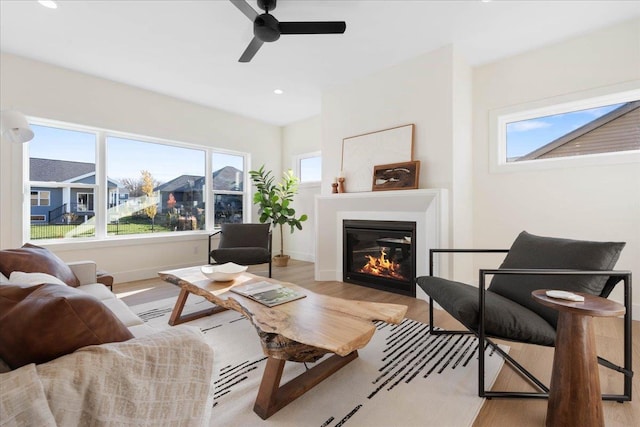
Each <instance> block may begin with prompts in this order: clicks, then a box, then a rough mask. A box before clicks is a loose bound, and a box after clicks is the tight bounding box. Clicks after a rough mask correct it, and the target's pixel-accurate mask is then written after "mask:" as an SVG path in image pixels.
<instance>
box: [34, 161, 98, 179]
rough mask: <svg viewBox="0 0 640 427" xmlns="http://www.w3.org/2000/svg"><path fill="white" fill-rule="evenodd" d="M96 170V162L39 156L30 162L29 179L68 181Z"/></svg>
mask: <svg viewBox="0 0 640 427" xmlns="http://www.w3.org/2000/svg"><path fill="white" fill-rule="evenodd" d="M95 171H96V165H95V163H83V162H70V161H67V160H51V159H37V158H32V159H30V162H29V180H31V181H53V182H67V181H70V180H72V179H73V178H76V177H81V176H86V175H87V174H90V173H95Z"/></svg>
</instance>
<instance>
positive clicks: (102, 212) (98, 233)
mask: <svg viewBox="0 0 640 427" xmlns="http://www.w3.org/2000/svg"><path fill="white" fill-rule="evenodd" d="M27 121H28V122H29V123H30V124H34V125H39V126H47V127H55V128H60V129H64V130H71V131H80V132H88V133H94V134H95V135H96V160H95V163H96V170H95V174H96V179H95V182H96V183H95V184H83V183H59V182H40V181H30V180H29V159H30V152H29V149H28V144H24V147H25V148H26V149H23V150H22V158H23V177H22V183H23V194H25V201H27V200H29V202H28V203H23V204H22V206H23V209H22V216H21V221H22V223H23V224H22V235H23V239H22V240H23V241H24V242H31V243H36V244H44V245H50V244H54V245H59V244H63V245H69V246H71V247H78V248H80V247H83V246H84V245H86V244H87V243H93V244H99V245H104V246H118V245H121V244H123V243H124V242H123V241H129V242H131V243H132V244H137V242H138V241H146V240H148V239H154V238H163V239H165V238H167V237H169V238H171V239H176V240H193V239H194V236H201V235H203V234H207V235H208V234H211V233H212V232H213V231H216V230H218V228H214V213H213V209H212V208H209V207H213V206H214V202H213V201H214V197H213V193H212V191H211V189H212V187H213V177H212V176H213V170H212V167H213V166H212V157H213V153H223V154H232V155H236V156H241V157H243V159H244V160H243V165H244V171H243V173H244V175H245V177H244V182H245V183H247V182H248V181H247V180H248V177H249V174H248V170H249V169H250V165H251V153H248V152H241V151H235V150H227V149H223V148H217V147H212V146H207V145H199V144H192V143H186V142H181V141H175V140H169V139H163V138H155V137H149V136H145V135H138V134H133V133H128V132H120V131H114V130H109V129H104V128H98V127H92V126H86V125H78V124H73V123H68V122H63V121H58V120H51V119H45V118H39V117H32V116H29V117H27ZM108 137H115V138H125V139H132V140H136V141H141V142H148V143H155V144H162V145H170V146H174V147H178V148H188V149H195V150H201V151H203V152H204V156H205V171H204V173H205V191H204V194H205V196H204V197H205V206H207V209H206V212H205V218H206V219H205V220H206V224H207V227H206V229H204V230H186V231H180V232H179V233H177V232H158V233H152V234H128V235H116V236H114V235H107V216H108V213H107V210H108V206H107V196H108V190H107V188H108V185H107V178H108V177H107V175H106V164H107V161H108V159H107V142H106V141H107V138H108ZM31 187H51V188H60V187H73V188H75V189H80V188H81V189H86V190H87V192H91V191H93V197H94V211H93V212H94V213H95V219H96V222H95V235H94V236H91V237H74V238H59V239H36V240H32V239H31V233H30V224H31V221H30V218H31V204H30V193H31ZM234 194H235V193H234ZM243 195H244V197H243V203H244V206H245V207H246V208H244V209H243V222H251V208H250V206H251V204H250V202H251V186H250V185H249V186H245V188H244V189H243ZM26 196H28V197H26ZM76 197H77V196H76ZM196 238H197V239H200V237H196ZM109 242H112V243H109Z"/></svg>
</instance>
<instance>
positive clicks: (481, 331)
mask: <svg viewBox="0 0 640 427" xmlns="http://www.w3.org/2000/svg"><path fill="white" fill-rule="evenodd" d="M507 252H509V250H508V249H431V250H429V276H433V259H434V254H435V253H507ZM498 274H505V275H554V276H558V275H566V276H575V275H588V276H608V277H609V280H608V281H607V283H606V284H605V287H604V289H603V292H602V294H601V296H603V294H605V293H606V295H608V294H609V293H610V292H611V290H613V288H614V287H615V285H616V284H618V283H619V282H620V281H623V282H624V306H625V309H626V310H625V315H624V366H623V367H621V366H618V365H616V364H614V363H612V362H610V361H608V360H606V359H604V358H602V357H600V356H598V363H599V364H600V365H602V366H605V367H607V368H609V369H613V370H615V371H617V372H620V373H622V374H623V375H624V391H623V394H603V395H602V400H614V401H617V402H620V403H622V402H625V401H631V390H632V378H633V370H632V369H633V368H632V363H631V354H632V347H631V345H632V344H631V341H632V340H631V337H632V335H631V334H632V331H631V328H632V316H631V307H632V303H631V272H630V271H622V270H619V271H615V270H613V271H602V270H597V271H586V270H557V269H480V272H479V285H478V298H479V313H478V315H479V324H478V331H477V332H476V331H473V330H464V331H455V330H444V329H437V330H436V329H434V325H433V300H432V298H431V296H429V331H430V333H431V334H434V335H441V334H445V335H459V334H473V335H475V336H476V337H478V340H479V342H480V343H485V342H486V343H487V345H490V346H491V347H492V348H493V349H494V350H495V351H496V352H498V354H500V356H502V357H503V358H504V360H505V361H506V362H507V363H509V364H510V365H511V366H512V367H513V368H514V369H515V370H516V372H517V373H519V374H520V375H523V376H524V377H525V378H526V379H528V380H529V381H530V382H531V383H533V385H535V386H536V387H537V388H538V389H539V390H540V392H512V391H489V390H485V381H484V376H485V374H484V371H485V360H484V358H485V354H484V351H483V350H484V348H486V345H482V349H480V346H479V348H478V396H480V397H486V398H489V399H491V398H493V397H496V398H529V399H531V398H533V399H547V398H548V397H549V387H547V386H546V385H545V384H543V383H542V382H541V381H540V380H539V379H538V378H536V377H535V376H534V375H533V374H532V373H531V372H529V371H528V370H527V369H526V368H524V367H523V366H522V365H521V364H520V363H518V362H517V361H516V360H515V359H514V358H512V357H511V356H509V354H508V353H506V352H505V351H503V350H502V349H501V348H500V347H499V346H498V344H496V343H495V342H494V341H492V340H491V339H490V338H489V337H488V336H487V335H486V333H485V326H484V313H485V292H486V289H485V286H486V276H494V275H498Z"/></svg>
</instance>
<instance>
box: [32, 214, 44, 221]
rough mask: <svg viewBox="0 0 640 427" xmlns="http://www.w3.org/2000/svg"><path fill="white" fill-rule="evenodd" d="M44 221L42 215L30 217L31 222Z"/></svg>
mask: <svg viewBox="0 0 640 427" xmlns="http://www.w3.org/2000/svg"><path fill="white" fill-rule="evenodd" d="M46 220H47V218H46V217H45V216H44V215H31V222H45V221H46Z"/></svg>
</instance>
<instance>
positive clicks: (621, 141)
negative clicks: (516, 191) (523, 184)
mask: <svg viewBox="0 0 640 427" xmlns="http://www.w3.org/2000/svg"><path fill="white" fill-rule="evenodd" d="M638 123H640V101H633V102H627V103H626V104H623V105H621V106H620V107H618V108H616V109H615V110H613V111H610V112H609V113H607V114H605V115H604V116H602V117H600V118H598V119H596V120H594V121H591V122H589V123H587V124H585V125H584V126H581V127H579V128H578V129H576V130H574V131H573V132H570V133H568V134H566V135H564V136H562V137H560V138H558V139H556V140H555V141H551V142H550V143H548V144H547V145H543V146H542V147H540V148H538V149H537V150H535V151H532V152H531V153H529V154H527V155H524V156H522V157H520V158H518V159H517V161H521V160H535V159H544V158H550V157H566V156H575V155H580V154H595V153H609V152H613V151H628V150H638V149H640V126H638Z"/></svg>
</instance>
